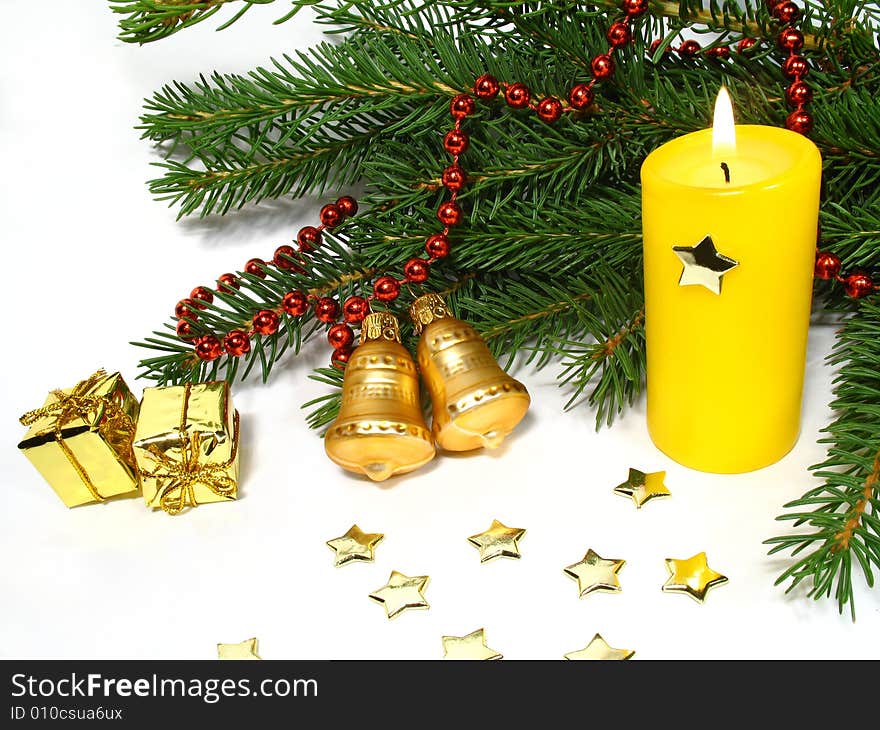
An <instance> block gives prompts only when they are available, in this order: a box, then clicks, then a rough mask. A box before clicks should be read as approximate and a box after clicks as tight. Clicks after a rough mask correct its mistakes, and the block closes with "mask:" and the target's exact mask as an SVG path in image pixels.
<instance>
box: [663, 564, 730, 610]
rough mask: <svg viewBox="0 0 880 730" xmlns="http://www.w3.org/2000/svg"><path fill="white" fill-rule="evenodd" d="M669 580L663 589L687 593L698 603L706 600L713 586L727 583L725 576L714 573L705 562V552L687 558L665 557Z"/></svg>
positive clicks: (670, 591)
mask: <svg viewBox="0 0 880 730" xmlns="http://www.w3.org/2000/svg"><path fill="white" fill-rule="evenodd" d="M666 569H667V570H668V571H669V580H667V581H666V582H665V583H664V584H663V590H664V591H667V592H669V593H687V595H689V596H690V597H691V598H693V599H694V600H695V601H697V602H698V603H702V602H703V601H705V600H706V594H707V593H708V592H709V589H710V588H712V587H713V586H717V585H721V584H722V583H727V576H724V575H721V573H716V572H715V571H714V570H712V569H711V568H710V567H709V564H708V562H706V553H697V554H696V555H694V556H693V557H692V558H688V559H687V560H676V559H675V558H666Z"/></svg>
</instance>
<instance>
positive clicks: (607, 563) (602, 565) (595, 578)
mask: <svg viewBox="0 0 880 730" xmlns="http://www.w3.org/2000/svg"><path fill="white" fill-rule="evenodd" d="M625 564H626V561H625V560H616V559H612V560H606V559H605V558H602V557H600V556H599V554H598V553H597V552H595V551H594V550H593V549H592V548H590V549H589V550H587V554H586V555H584V558H583V560H581V561H580V562H579V563H575V564H574V565H569V566H568V567H567V568H564V571H565V574H566V575H568V576H571V577H572V578H574V579H575V580H576V581H577V584H578V593H579V595H580V597H581V598H583V597H584V596H588V595H589V594H590V593H592V592H593V591H607V592H609V593H616V592H617V591H619V590H620V581H619V580H618V579H617V572H618V571H619V570H620V569H621V568H622V567H623V566H624V565H625Z"/></svg>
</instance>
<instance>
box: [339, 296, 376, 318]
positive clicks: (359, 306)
mask: <svg viewBox="0 0 880 730" xmlns="http://www.w3.org/2000/svg"><path fill="white" fill-rule="evenodd" d="M369 311H370V304H369V302H367V300H366V299H364V298H363V297H349V298H348V299H346V300H345V303H344V304H343V305H342V316H343V317H344V318H345V321H346V322H348V323H349V324H360V323H361V322H363V321H364V317H366V316H367V314H368V313H369Z"/></svg>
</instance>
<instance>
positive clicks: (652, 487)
mask: <svg viewBox="0 0 880 730" xmlns="http://www.w3.org/2000/svg"><path fill="white" fill-rule="evenodd" d="M665 477H666V472H665V471H652V472H649V473H647V474H646V473H645V472H643V471H639V470H638V469H630V470H629V476H628V477H627V480H626V481H625V482H624V483H623V484H618V485H617V486H616V487H614V493H615V494H619V495H621V496H622V497H630V498H632V501H633V502H635V505H636V508H638V509H641V507H642V505H643V504H644V503H645V502H647V501H649V500H651V499H654V497H669V496H671V495H672V492H670V491H669V490H668V489H667V488H666V486H665V485H664V484H663V479H664V478H665Z"/></svg>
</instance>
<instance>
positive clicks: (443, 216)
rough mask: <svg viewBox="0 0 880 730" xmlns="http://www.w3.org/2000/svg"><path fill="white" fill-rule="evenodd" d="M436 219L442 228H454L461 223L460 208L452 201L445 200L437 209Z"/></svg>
mask: <svg viewBox="0 0 880 730" xmlns="http://www.w3.org/2000/svg"><path fill="white" fill-rule="evenodd" d="M437 218H438V220H439V221H440V222H441V223H442V224H443V225H444V226H454V225H456V224H457V223H459V222H460V221H461V208H460V207H459V205H458V203H456V202H455V201H454V200H447V201H446V202H445V203H443V204H442V205H441V206H440V207H439V208H438V209H437Z"/></svg>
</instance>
